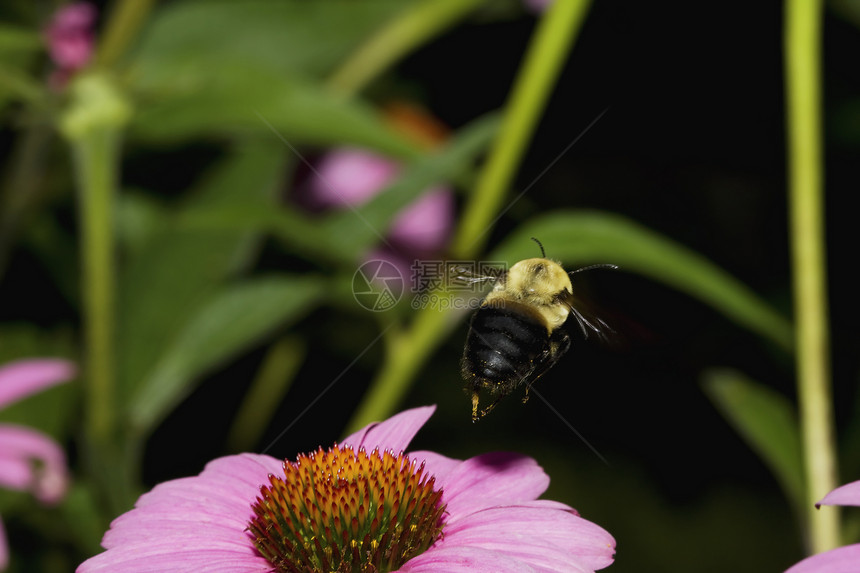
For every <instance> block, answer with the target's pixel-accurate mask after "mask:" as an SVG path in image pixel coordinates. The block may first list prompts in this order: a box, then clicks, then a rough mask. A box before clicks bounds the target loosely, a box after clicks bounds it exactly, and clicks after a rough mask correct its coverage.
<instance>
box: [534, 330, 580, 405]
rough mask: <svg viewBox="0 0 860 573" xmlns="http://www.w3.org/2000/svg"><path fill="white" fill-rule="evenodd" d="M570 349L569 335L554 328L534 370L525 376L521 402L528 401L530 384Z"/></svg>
mask: <svg viewBox="0 0 860 573" xmlns="http://www.w3.org/2000/svg"><path fill="white" fill-rule="evenodd" d="M569 349H570V336H568V334H567V333H566V332H564V331H561V330H556V331H555V332H554V333H553V334H552V336H550V339H549V347H548V348H547V349H546V350H545V351H544V352H543V353H542V354H541V356H540V358H539V359H538V360H537V361H536V362H537V364H536V365H535V368H534V370H532V372H531V374H529V376H528V377H527V382H526V392H525V396H523V404H525V403H526V402H528V401H529V390H530V389H531V387H532V384H534V383H535V382H537V380H538V378H540V377H541V376H543V375H544V374H546V372H547V371H548V370H549V369H550V368H552V367H553V366H555V363H556V362H558V361H559V359H560V358H561V357H562V356H564V353H565V352H567V351H568V350H569Z"/></svg>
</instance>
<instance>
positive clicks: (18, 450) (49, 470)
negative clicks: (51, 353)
mask: <svg viewBox="0 0 860 573" xmlns="http://www.w3.org/2000/svg"><path fill="white" fill-rule="evenodd" d="M74 375H75V367H74V365H73V364H72V363H70V362H67V361H65V360H56V359H50V358H40V359H32V360H19V361H17V362H10V363H8V364H5V365H4V366H2V367H0V408H4V407H6V406H8V405H9V404H12V403H13V402H17V401H18V400H21V399H23V398H26V397H27V396H29V395H31V394H36V393H38V392H41V391H42V390H45V389H47V388H50V387H51V386H55V385H57V384H59V383H61V382H66V381H68V380H70V379H71V378H73V377H74ZM67 484H68V471H67V469H66V456H65V453H64V452H63V449H62V448H61V447H60V446H59V444H57V443H56V442H55V441H54V440H52V439H51V438H49V437H48V436H46V435H44V434H42V433H41V432H37V431H36V430H33V429H31V428H26V427H24V426H18V425H14V424H0V486H2V487H4V488H7V489H15V490H19V491H28V492H30V493H32V494H33V495H34V496H35V497H36V499H38V500H39V501H41V502H42V503H45V504H53V503H56V502H58V501H59V500H60V499H62V497H63V495H64V494H65V492H66V486H67ZM8 563H9V548H8V547H7V545H6V536H5V534H4V533H3V523H2V522H0V570H3V569H5V568H6V566H7V565H8Z"/></svg>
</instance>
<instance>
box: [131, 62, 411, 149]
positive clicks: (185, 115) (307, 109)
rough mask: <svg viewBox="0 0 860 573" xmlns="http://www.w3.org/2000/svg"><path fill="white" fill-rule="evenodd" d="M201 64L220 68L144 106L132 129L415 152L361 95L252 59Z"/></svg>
mask: <svg viewBox="0 0 860 573" xmlns="http://www.w3.org/2000/svg"><path fill="white" fill-rule="evenodd" d="M200 64H201V65H202V66H208V67H210V69H211V68H216V69H217V70H218V73H219V74H220V75H219V76H217V77H213V78H210V80H209V81H206V82H204V83H202V84H200V85H197V86H193V87H191V88H189V89H188V90H186V91H184V92H182V93H174V94H170V95H169V96H163V97H161V98H158V99H153V100H152V101H150V102H149V103H148V105H146V106H143V107H141V108H140V109H139V110H138V113H137V114H136V115H135V117H134V121H133V123H132V126H131V129H132V132H131V133H132V135H133V136H134V137H136V138H138V139H140V140H143V141H147V142H151V143H162V142H173V141H181V140H185V139H190V138H199V137H212V136H215V137H232V136H238V135H247V134H253V133H256V134H260V133H263V134H266V135H268V136H270V137H271V140H272V141H273V142H277V141H279V140H280V141H281V143H282V144H283V145H284V146H285V147H286V148H292V149H293V150H294V151H295V148H296V147H297V146H300V145H307V144H312V145H334V144H352V145H361V146H366V147H370V148H373V149H377V150H379V151H382V152H384V153H389V154H392V155H395V156H398V157H411V156H414V155H415V153H416V147H415V145H414V144H413V143H412V142H411V141H409V140H407V139H406V138H405V137H404V136H402V135H401V134H399V133H398V132H395V131H394V129H393V128H391V127H389V125H388V124H386V123H385V122H384V121H383V119H382V117H381V116H380V114H378V113H377V112H376V111H375V110H374V109H373V108H371V107H370V106H369V105H368V104H366V103H363V102H361V101H359V100H350V99H344V98H341V97H338V96H337V95H335V94H333V93H331V92H329V91H327V90H325V89H324V88H323V87H322V86H320V85H319V84H316V83H312V82H310V81H307V80H303V79H300V78H298V77H290V76H284V75H280V74H276V73H273V72H271V71H268V70H261V69H255V68H254V67H253V66H250V65H244V66H241V67H234V68H231V67H230V66H228V65H225V64H222V63H219V62H207V61H202V62H200ZM141 97H147V98H149V97H151V96H149V95H147V94H142V96H141Z"/></svg>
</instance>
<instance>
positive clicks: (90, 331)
mask: <svg viewBox="0 0 860 573" xmlns="http://www.w3.org/2000/svg"><path fill="white" fill-rule="evenodd" d="M70 93H71V103H70V105H69V108H68V110H67V111H66V112H65V114H64V115H63V116H62V118H61V121H60V127H61V130H62V131H63V134H64V135H65V136H66V138H67V139H68V141H69V143H70V145H71V148H72V155H73V159H74V167H75V175H76V179H77V187H78V203H79V220H80V229H81V292H82V296H83V322H84V366H85V374H86V375H85V376H84V381H85V383H86V388H85V391H84V407H85V422H84V430H85V434H86V438H87V448H86V451H87V454H88V455H89V457H90V467H91V468H92V477H93V479H94V481H96V483H97V485H98V486H99V488H100V489H99V491H101V492H102V493H103V494H104V496H105V501H106V503H107V505H108V510H109V511H111V512H114V513H117V512H119V511H123V510H124V509H126V507H125V506H126V505H127V503H126V500H125V499H124V493H123V492H125V491H127V490H126V485H127V484H125V483H118V482H117V480H115V479H111V478H112V477H113V476H111V475H110V473H106V472H108V470H110V468H112V467H115V465H116V464H112V463H111V460H112V459H114V458H115V457H116V455H118V453H119V452H118V448H117V441H116V438H117V434H116V432H117V417H116V411H117V396H116V388H115V383H116V380H115V377H114V356H115V349H114V325H115V320H116V319H115V307H114V301H115V292H116V285H115V269H114V232H113V231H114V229H113V198H114V194H115V187H116V179H117V169H118V165H119V159H120V144H119V141H120V135H121V130H122V127H123V126H124V125H125V122H126V120H127V118H128V114H129V110H128V108H127V106H126V104H125V102H124V100H122V99H121V97H120V96H119V94H118V93H117V92H116V91H115V90H114V88H113V85H112V83H111V82H110V81H108V79H107V78H106V77H104V76H102V75H95V74H94V75H86V76H82V77H80V78H78V79H76V80H75V82H74V83H73V84H72V86H71V92H70Z"/></svg>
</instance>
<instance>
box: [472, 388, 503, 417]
mask: <svg viewBox="0 0 860 573" xmlns="http://www.w3.org/2000/svg"><path fill="white" fill-rule="evenodd" d="M507 395H508V393H507V392H503V393H501V394H499V395H498V396H497V397H496V399H495V400H493V402H492V403H491V404H490V405H489V406H487V407H486V408H484V409H483V410H481V416H480V417H481V418H483V417H484V416H486V415H487V414H489V413H490V412H492V411H493V408H495V407H496V404H498V403H499V402H501V400H502V398H504V397H505V396H507ZM479 419H480V418H478V417H477V416H475V412H474V411H473V412H472V422H477V421H478V420H479Z"/></svg>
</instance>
